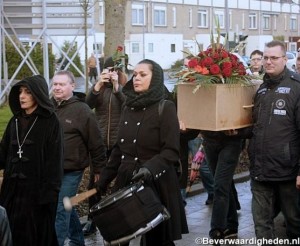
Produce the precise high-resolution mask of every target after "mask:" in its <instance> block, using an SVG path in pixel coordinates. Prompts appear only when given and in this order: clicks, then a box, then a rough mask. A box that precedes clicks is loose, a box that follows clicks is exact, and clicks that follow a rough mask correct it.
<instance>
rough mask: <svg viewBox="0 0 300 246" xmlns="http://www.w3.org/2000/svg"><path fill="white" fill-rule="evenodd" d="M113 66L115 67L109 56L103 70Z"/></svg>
mask: <svg viewBox="0 0 300 246" xmlns="http://www.w3.org/2000/svg"><path fill="white" fill-rule="evenodd" d="M114 66H115V64H114V61H113V59H112V57H111V56H110V57H108V58H107V59H106V60H105V62H104V65H103V68H108V67H114Z"/></svg>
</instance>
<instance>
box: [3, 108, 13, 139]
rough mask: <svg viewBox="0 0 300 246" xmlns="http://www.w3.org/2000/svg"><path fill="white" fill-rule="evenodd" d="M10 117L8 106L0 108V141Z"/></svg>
mask: <svg viewBox="0 0 300 246" xmlns="http://www.w3.org/2000/svg"><path fill="white" fill-rule="evenodd" d="M11 117H12V112H11V111H10V108H9V106H8V105H4V106H1V107H0V139H1V138H2V135H3V133H4V131H5V129H6V125H7V123H8V121H9V120H10V118H11Z"/></svg>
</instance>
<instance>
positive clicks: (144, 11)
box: [143, 0, 146, 59]
mask: <svg viewBox="0 0 300 246" xmlns="http://www.w3.org/2000/svg"><path fill="white" fill-rule="evenodd" d="M145 17H146V8H145V0H143V59H145V24H146V23H145V21H146V18H145Z"/></svg>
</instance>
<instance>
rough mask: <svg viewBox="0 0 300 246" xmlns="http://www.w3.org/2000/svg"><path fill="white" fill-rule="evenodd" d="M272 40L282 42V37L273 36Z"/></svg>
mask: <svg viewBox="0 0 300 246" xmlns="http://www.w3.org/2000/svg"><path fill="white" fill-rule="evenodd" d="M273 39H274V40H279V41H282V42H284V35H280V36H273Z"/></svg>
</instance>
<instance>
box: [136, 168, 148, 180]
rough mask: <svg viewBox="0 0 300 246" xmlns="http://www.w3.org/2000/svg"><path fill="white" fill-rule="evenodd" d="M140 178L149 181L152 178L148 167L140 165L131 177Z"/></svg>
mask: <svg viewBox="0 0 300 246" xmlns="http://www.w3.org/2000/svg"><path fill="white" fill-rule="evenodd" d="M140 179H142V180H144V181H151V180H152V174H151V172H150V171H149V169H148V168H146V167H141V168H140V169H139V171H138V172H137V173H136V174H135V175H133V177H132V180H133V181H138V180H140Z"/></svg>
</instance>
